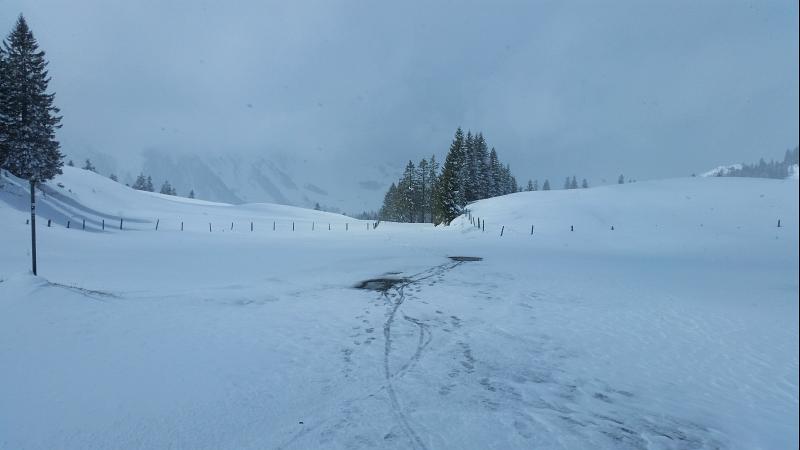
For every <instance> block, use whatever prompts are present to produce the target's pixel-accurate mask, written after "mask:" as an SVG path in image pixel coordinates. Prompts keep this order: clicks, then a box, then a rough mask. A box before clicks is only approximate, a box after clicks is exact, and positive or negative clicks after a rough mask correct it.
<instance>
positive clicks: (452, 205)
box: [435, 127, 464, 224]
mask: <svg viewBox="0 0 800 450" xmlns="http://www.w3.org/2000/svg"><path fill="white" fill-rule="evenodd" d="M463 166H464V133H463V131H461V128H460V127H459V128H458V129H457V130H456V134H455V136H454V137H453V142H452V143H451V144H450V151H448V152H447V158H445V161H444V167H443V168H442V174H441V176H440V177H439V180H438V183H437V189H436V199H435V203H436V208H435V212H436V214H437V217H436V219H435V221H436V222H435V223H445V224H449V223H450V222H451V221H452V220H453V219H455V218H456V217H458V215H459V214H461V209H462V206H463V199H464V193H463V191H462V179H461V175H462V171H463Z"/></svg>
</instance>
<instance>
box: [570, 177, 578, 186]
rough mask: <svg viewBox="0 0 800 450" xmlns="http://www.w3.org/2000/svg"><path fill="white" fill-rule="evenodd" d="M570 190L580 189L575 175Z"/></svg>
mask: <svg viewBox="0 0 800 450" xmlns="http://www.w3.org/2000/svg"><path fill="white" fill-rule="evenodd" d="M569 188H570V189H578V180H576V179H575V175H573V176H572V181H570V182H569Z"/></svg>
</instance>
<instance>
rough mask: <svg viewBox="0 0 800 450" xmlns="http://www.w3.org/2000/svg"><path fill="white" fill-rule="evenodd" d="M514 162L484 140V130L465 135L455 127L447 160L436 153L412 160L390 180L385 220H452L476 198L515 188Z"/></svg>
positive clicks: (436, 221) (499, 193) (385, 202)
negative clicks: (505, 160) (438, 158)
mask: <svg viewBox="0 0 800 450" xmlns="http://www.w3.org/2000/svg"><path fill="white" fill-rule="evenodd" d="M518 190H519V186H518V185H517V180H516V178H515V177H514V176H513V175H512V174H511V168H510V167H509V166H508V165H507V164H506V165H503V164H502V163H501V162H500V159H499V157H498V156H497V151H496V150H495V149H494V148H492V149H491V150H489V146H488V145H487V144H486V140H485V139H484V137H483V133H480V132H479V133H476V134H474V135H473V134H472V133H471V132H469V131H468V132H467V134H466V136H465V135H464V132H463V131H462V130H461V128H458V129H457V130H456V133H455V136H454V137H453V142H452V143H451V144H450V150H449V151H448V153H447V157H446V158H445V162H444V165H443V166H442V167H441V170H440V167H439V163H438V162H437V161H436V157H435V156H431V158H430V160H427V159H423V160H422V161H420V162H419V163H418V164H416V165H415V164H414V162H413V161H409V162H408V164H407V165H406V168H405V170H404V171H403V176H402V177H401V178H400V180H399V181H398V182H397V183H392V185H391V186H390V187H389V190H388V191H387V192H386V195H385V197H384V201H383V206H382V207H381V210H380V212H379V217H380V219H381V220H391V221H396V222H432V223H435V224H439V223H450V221H452V220H453V219H454V218H456V217H457V216H458V215H459V214H461V212H462V210H463V209H464V207H465V206H466V205H467V204H468V203H470V202H473V201H475V200H481V199H484V198H490V197H496V196H499V195H505V194H510V193H512V192H517V191H518Z"/></svg>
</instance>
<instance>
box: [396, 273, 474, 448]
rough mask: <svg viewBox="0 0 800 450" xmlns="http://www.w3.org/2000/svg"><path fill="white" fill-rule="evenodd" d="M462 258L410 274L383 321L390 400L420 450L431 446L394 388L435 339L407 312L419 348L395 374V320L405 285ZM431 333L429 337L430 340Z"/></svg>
mask: <svg viewBox="0 0 800 450" xmlns="http://www.w3.org/2000/svg"><path fill="white" fill-rule="evenodd" d="M461 264H462V262H461V261H455V262H451V263H446V264H441V265H439V266H436V267H433V268H431V269H428V270H425V271H422V272H420V273H417V274H415V275H412V276H411V277H409V280H408V281H405V282H403V283H401V284H399V285H398V286H396V287H394V288H392V289H393V290H394V291H395V293H396V294H397V300H396V301H395V302H394V304H393V306H392V310H391V311H390V312H389V315H388V317H387V318H386V322H384V324H383V336H384V338H385V344H384V351H383V374H384V378H385V380H386V391H387V392H388V394H389V402H390V404H391V406H392V412H393V413H394V415H395V417H396V418H397V420H398V422H399V423H400V426H401V427H402V428H403V431H404V432H405V433H406V436H407V437H408V438H409V439H410V440H411V443H412V445H413V448H417V449H427V446H426V445H425V443H424V442H423V441H422V439H421V438H420V437H419V435H418V434H417V432H416V431H415V430H414V427H412V426H411V423H410V421H409V419H408V417H407V416H406V414H405V412H403V408H402V405H401V404H400V400H399V399H398V396H397V391H396V390H395V388H394V383H393V378H394V377H395V376H397V375H401V374H402V373H405V372H407V371H408V370H409V369H411V368H412V367H414V366H415V365H416V364H417V363H418V362H419V359H420V357H421V356H422V352H423V350H424V349H425V347H427V346H428V344H429V343H430V341H431V339H432V335H431V333H430V330H429V329H428V326H427V325H425V324H424V323H422V322H421V321H419V320H418V319H415V318H413V317H410V316H406V315H403V318H404V319H405V320H407V321H409V322H411V323H413V324H415V325H417V326H418V327H419V341H418V343H417V348H416V350H415V351H414V354H413V355H412V356H411V359H410V360H408V361H407V362H406V363H405V364H404V365H403V366H401V368H400V370H398V372H397V373H395V374H394V375H393V374H392V373H391V368H390V364H389V363H390V361H391V358H392V342H393V341H392V324H393V323H394V320H395V317H396V316H397V311H398V310H399V309H400V307H401V306H402V305H403V302H405V300H406V296H405V288H406V287H408V286H411V285H414V284H416V283H419V282H421V281H423V280H427V279H429V278H433V277H435V276H439V275H443V274H444V273H445V272H447V271H449V270H451V269H453V268H455V267H458V266H459V265H461ZM383 295H384V297H385V298H386V300H387V301H389V302H391V300H390V299H389V296H388V293H384V294H383ZM426 333H427V339H426Z"/></svg>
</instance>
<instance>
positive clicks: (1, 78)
mask: <svg viewBox="0 0 800 450" xmlns="http://www.w3.org/2000/svg"><path fill="white" fill-rule="evenodd" d="M6 64H7V63H6V51H5V48H4V46H3V45H0V169H2V168H3V167H5V165H6V164H5V162H6V158H7V157H8V149H7V145H4V144H3V139H4V136H5V135H6V134H7V132H6V131H4V127H5V126H6V122H7V121H8V120H10V119H8V118H5V116H4V115H5V114H7V113H6V111H5V109H6V107H5V105H7V104H8V102H9V99H8V95H9V92H8V91H9V81H8V75H7V74H8V69H7V68H6Z"/></svg>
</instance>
